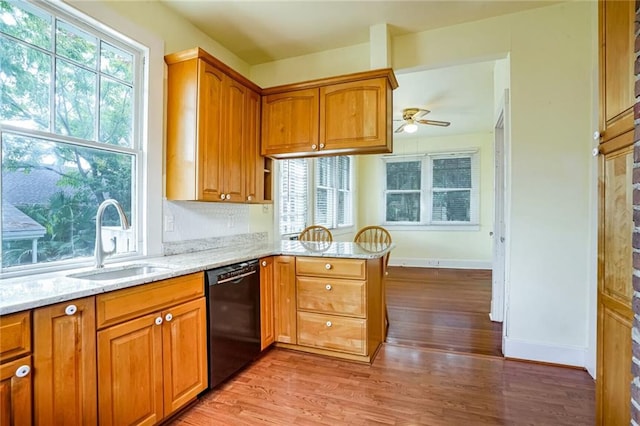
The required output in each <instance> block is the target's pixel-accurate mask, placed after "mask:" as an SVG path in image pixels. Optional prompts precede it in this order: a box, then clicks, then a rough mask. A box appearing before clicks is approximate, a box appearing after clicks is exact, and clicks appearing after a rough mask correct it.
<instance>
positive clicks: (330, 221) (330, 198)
mask: <svg viewBox="0 0 640 426" xmlns="http://www.w3.org/2000/svg"><path fill="white" fill-rule="evenodd" d="M334 193H335V190H334V189H333V188H316V206H315V217H314V223H313V224H314V225H322V226H326V227H327V228H333V227H335V219H334V218H335V212H336V209H335V205H334Z"/></svg>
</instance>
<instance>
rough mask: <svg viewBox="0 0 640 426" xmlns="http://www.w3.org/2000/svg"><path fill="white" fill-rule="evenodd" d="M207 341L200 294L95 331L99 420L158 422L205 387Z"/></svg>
mask: <svg viewBox="0 0 640 426" xmlns="http://www.w3.org/2000/svg"><path fill="white" fill-rule="evenodd" d="M206 340H207V339H206V302H205V298H204V297H201V298H198V299H196V300H193V301H190V302H186V303H183V304H180V305H177V306H173V307H170V308H167V309H165V310H163V311H159V312H153V313H150V314H148V315H144V316H142V317H139V318H136V319H133V320H129V321H126V322H124V323H122V324H118V325H115V326H112V327H108V328H106V329H104V330H101V331H99V332H98V371H99V374H98V388H99V407H100V410H99V416H100V424H101V425H134V424H135V425H152V424H156V423H158V422H160V421H161V420H162V419H163V418H164V417H166V416H168V415H169V414H171V413H173V412H174V411H176V410H177V409H179V408H181V407H182V406H184V405H185V404H186V403H188V402H189V401H191V400H193V399H194V398H195V397H196V396H197V395H198V394H199V393H200V392H202V391H203V390H205V389H206V387H207V356H206V355H207V349H206V343H207V342H206ZM123 389H126V391H125V392H123Z"/></svg>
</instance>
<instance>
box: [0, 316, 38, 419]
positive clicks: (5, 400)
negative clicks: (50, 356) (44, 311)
mask: <svg viewBox="0 0 640 426" xmlns="http://www.w3.org/2000/svg"><path fill="white" fill-rule="evenodd" d="M32 369H33V365H32V358H31V312H29V311H27V312H19V313H16V314H11V315H6V316H0V424H1V425H7V426H29V425H31V424H32V414H31V413H32V387H33V372H32Z"/></svg>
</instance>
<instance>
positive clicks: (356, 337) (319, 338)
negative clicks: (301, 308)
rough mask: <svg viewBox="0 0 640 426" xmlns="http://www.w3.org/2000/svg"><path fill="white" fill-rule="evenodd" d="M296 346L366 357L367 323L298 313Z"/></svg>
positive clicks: (354, 319) (356, 319)
mask: <svg viewBox="0 0 640 426" xmlns="http://www.w3.org/2000/svg"><path fill="white" fill-rule="evenodd" d="M298 344H299V345H303V346H311V347H315V348H322V349H331V350H334V351H341V352H349V353H352V354H356V355H366V354H367V321H366V320H364V319H358V318H346V317H339V316H333V315H323V314H313V313H310V312H298Z"/></svg>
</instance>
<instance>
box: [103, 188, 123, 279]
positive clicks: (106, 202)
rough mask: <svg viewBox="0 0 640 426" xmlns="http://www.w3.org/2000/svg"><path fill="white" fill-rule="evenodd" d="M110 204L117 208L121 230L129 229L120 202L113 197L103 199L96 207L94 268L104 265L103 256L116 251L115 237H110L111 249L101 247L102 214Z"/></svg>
mask: <svg viewBox="0 0 640 426" xmlns="http://www.w3.org/2000/svg"><path fill="white" fill-rule="evenodd" d="M110 205H111V206H113V207H115V208H116V210H118V215H119V216H120V226H121V227H122V230H127V229H129V220H128V219H127V215H126V214H125V213H124V210H123V209H122V206H121V205H120V203H119V202H117V201H116V200H114V199H113V198H109V199H106V200H104V201H103V202H102V204H100V207H98V213H96V250H95V256H96V268H102V267H103V266H104V258H105V257H107V256H108V255H110V254H113V253H115V251H116V237H113V238H112V239H111V242H112V243H113V248H112V249H111V250H105V249H104V247H102V215H103V214H104V211H105V209H106V208H107V207H109V206H110Z"/></svg>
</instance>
